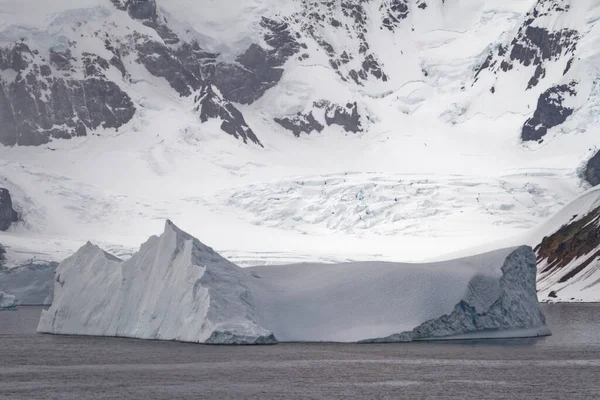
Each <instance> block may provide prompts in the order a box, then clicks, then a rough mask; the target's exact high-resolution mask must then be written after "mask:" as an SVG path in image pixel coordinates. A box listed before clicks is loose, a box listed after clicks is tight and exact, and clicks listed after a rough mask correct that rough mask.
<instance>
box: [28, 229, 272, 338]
mask: <svg viewBox="0 0 600 400" xmlns="http://www.w3.org/2000/svg"><path fill="white" fill-rule="evenodd" d="M248 277H249V274H248V273H247V272H245V271H244V270H243V269H241V268H239V267H238V266H236V265H234V264H232V263H230V262H228V261H227V260H225V259H224V258H222V257H221V256H219V255H218V254H217V253H216V252H215V251H214V250H213V249H211V248H210V247H207V246H205V245H203V244H202V243H200V242H199V241H198V240H197V239H195V238H193V237H192V236H190V235H188V234H187V233H185V232H183V231H181V230H179V229H178V228H177V227H176V226H175V225H173V224H172V223H171V222H170V221H167V223H166V225H165V231H164V233H163V234H162V235H161V236H160V237H156V236H153V237H151V238H150V239H149V240H148V241H147V242H146V243H144V244H143V245H142V247H141V248H140V251H139V252H138V253H136V254H135V255H133V257H132V258H131V259H129V260H127V261H121V260H120V259H118V258H116V257H114V256H112V255H110V254H108V253H106V252H104V251H102V250H101V249H100V248H98V247H97V246H94V245H92V244H91V243H88V244H86V245H85V246H83V247H82V248H81V249H80V250H79V251H78V252H77V253H76V254H75V255H73V256H72V257H70V258H68V259H66V260H65V261H63V262H62V263H61V264H60V265H59V266H58V268H57V269H56V273H55V279H54V281H55V284H54V287H55V290H54V302H53V304H52V307H51V308H50V309H49V310H48V311H44V312H43V313H42V317H41V319H40V323H39V326H38V332H46V333H56V334H81V335H104V336H124V337H137V338H142V339H162V340H180V341H189V342H198V343H224V344H264V343H273V342H274V341H275V338H274V336H273V334H272V333H271V332H270V331H268V330H266V329H264V328H262V327H261V326H260V325H259V324H257V323H256V320H257V318H256V314H255V310H254V305H253V298H252V294H251V293H250V292H249V290H248V288H247V286H246V284H245V281H246V280H247V279H248Z"/></svg>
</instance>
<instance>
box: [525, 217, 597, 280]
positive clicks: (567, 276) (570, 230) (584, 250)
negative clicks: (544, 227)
mask: <svg viewBox="0 0 600 400" xmlns="http://www.w3.org/2000/svg"><path fill="white" fill-rule="evenodd" d="M535 251H536V253H537V256H538V263H540V265H543V266H544V268H543V269H542V270H541V271H540V272H541V273H543V274H550V273H553V274H555V275H556V274H559V273H560V271H561V270H562V271H565V272H564V273H562V274H561V275H562V276H561V278H560V279H559V280H558V282H559V283H564V282H568V281H569V280H571V279H573V278H575V277H576V276H577V275H578V274H580V273H583V272H584V270H586V268H587V267H588V266H589V265H590V264H592V263H593V262H597V261H598V259H599V258H600V207H597V208H595V209H593V210H591V211H590V212H589V213H587V214H586V215H585V216H583V218H581V219H577V220H575V221H573V222H571V223H568V224H566V225H564V226H562V227H561V228H560V229H559V230H557V231H556V232H555V233H554V234H552V235H551V236H547V237H545V238H544V239H543V240H542V242H541V243H540V244H539V245H538V246H537V247H536V248H535ZM574 261H577V264H578V265H577V266H576V267H575V268H566V267H572V266H573V265H572V263H573V262H574Z"/></svg>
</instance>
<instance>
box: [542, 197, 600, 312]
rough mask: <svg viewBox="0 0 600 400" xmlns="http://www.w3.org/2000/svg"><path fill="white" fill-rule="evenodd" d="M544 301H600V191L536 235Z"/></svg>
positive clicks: (575, 203)
mask: <svg viewBox="0 0 600 400" xmlns="http://www.w3.org/2000/svg"><path fill="white" fill-rule="evenodd" d="M534 238H535V239H534V240H535V242H536V244H537V246H536V249H535V250H536V252H537V256H538V269H539V277H538V291H539V297H540V299H541V300H544V301H579V302H581V301H583V302H586V301H591V302H596V301H599V300H600V296H599V295H598V294H599V291H600V190H599V189H597V188H596V189H592V190H590V191H588V192H586V193H585V194H583V195H581V196H580V197H579V198H577V199H576V200H574V201H573V202H572V203H570V204H569V205H568V206H567V207H565V208H564V209H563V210H562V211H561V212H560V213H558V214H557V215H555V216H553V217H552V218H551V219H549V220H548V221H547V222H546V223H545V224H543V225H542V226H541V227H540V228H539V229H538V230H537V231H536V232H535V235H534Z"/></svg>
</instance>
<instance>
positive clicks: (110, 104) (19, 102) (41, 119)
mask: <svg viewBox="0 0 600 400" xmlns="http://www.w3.org/2000/svg"><path fill="white" fill-rule="evenodd" d="M113 62H114V61H113ZM52 68H54V69H57V70H59V71H65V74H66V75H65V76H63V75H60V76H59V75H54V74H53V73H52ZM76 68H77V69H80V70H83V71H85V74H86V78H85V79H77V78H69V77H68V75H69V73H70V71H71V70H75V69H76ZM109 68H111V62H110V61H107V60H105V59H103V58H101V57H99V56H93V55H91V54H88V55H85V56H84V57H83V58H81V59H77V60H76V59H74V58H73V57H72V56H71V54H70V52H69V51H62V52H60V51H52V52H51V53H50V64H49V63H47V62H46V61H45V60H44V59H43V58H42V56H41V55H40V53H39V52H38V51H36V50H31V49H30V48H29V47H28V46H27V45H26V44H25V43H17V44H15V45H14V46H12V47H5V48H2V49H0V71H7V72H8V71H14V72H13V73H12V76H13V79H7V78H2V79H0V121H2V126H3V129H2V130H1V131H0V143H1V144H4V145H6V146H14V145H21V146H37V145H41V144H45V143H47V142H49V141H50V140H51V139H52V138H71V137H74V136H84V135H86V134H88V133H89V131H90V130H94V129H96V128H99V127H104V128H118V127H120V126H122V125H123V124H125V123H127V122H128V121H129V120H130V119H131V118H132V117H133V114H134V113H135V107H134V105H133V103H132V101H131V99H130V98H129V96H128V95H127V94H126V93H125V92H123V91H122V90H121V89H120V88H119V86H118V85H116V84H115V83H114V82H112V81H110V80H108V79H107V78H106V76H105V74H104V72H105V71H106V70H107V69H109ZM4 76H5V77H6V76H11V74H4Z"/></svg>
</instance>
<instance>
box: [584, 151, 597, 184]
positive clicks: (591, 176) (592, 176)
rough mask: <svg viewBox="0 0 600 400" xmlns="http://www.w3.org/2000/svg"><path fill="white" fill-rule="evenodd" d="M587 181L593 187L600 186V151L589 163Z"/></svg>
mask: <svg viewBox="0 0 600 400" xmlns="http://www.w3.org/2000/svg"><path fill="white" fill-rule="evenodd" d="M585 179H586V180H587V181H588V182H589V184H590V185H592V186H598V185H600V151H599V152H597V153H596V155H594V157H592V158H591V159H590V160H589V161H588V163H587V165H586V168H585Z"/></svg>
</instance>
